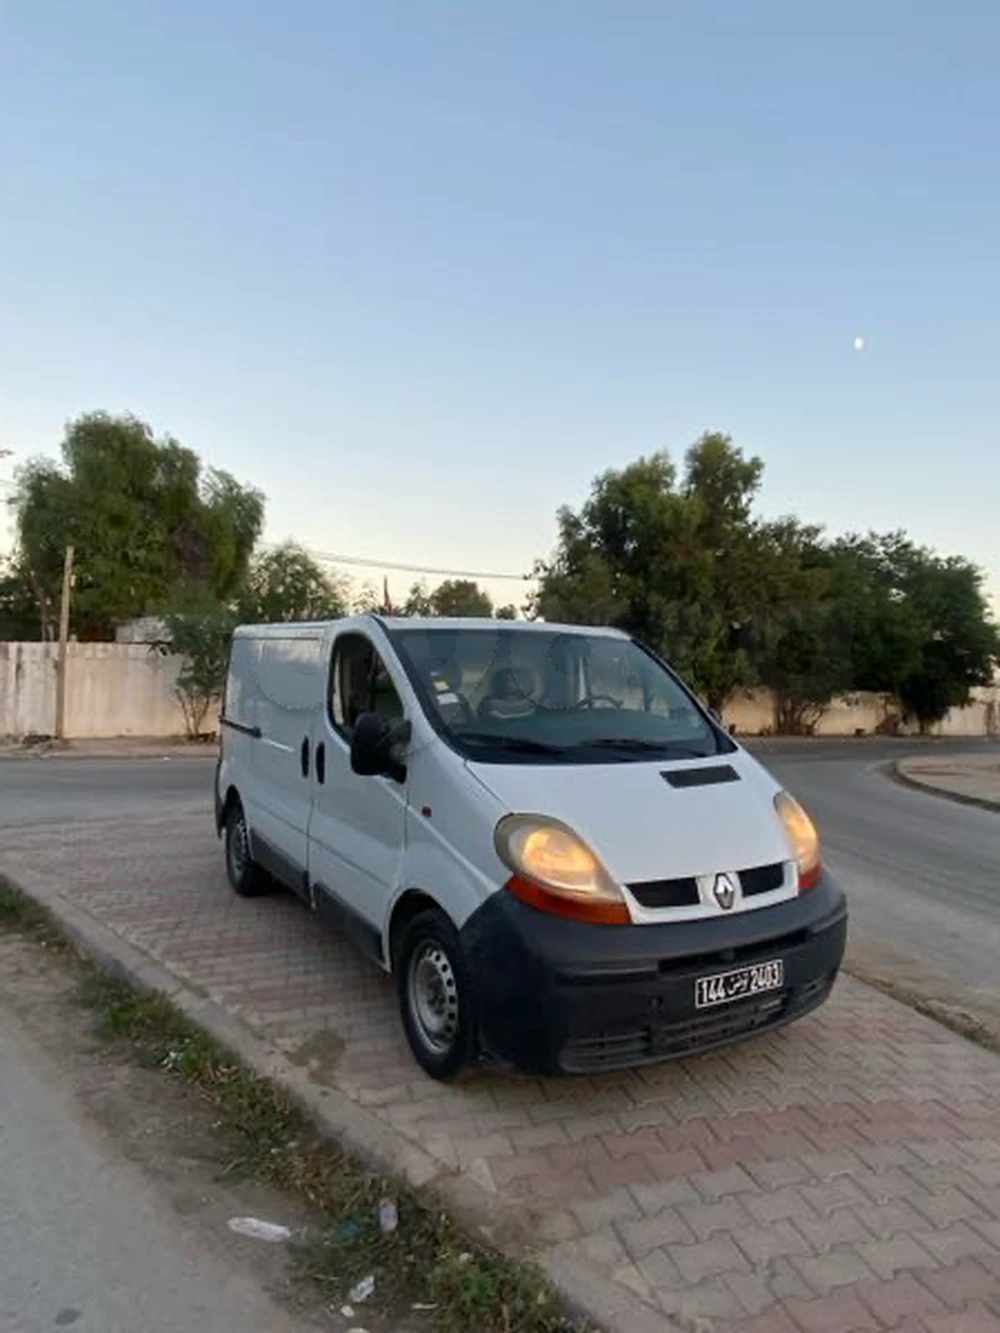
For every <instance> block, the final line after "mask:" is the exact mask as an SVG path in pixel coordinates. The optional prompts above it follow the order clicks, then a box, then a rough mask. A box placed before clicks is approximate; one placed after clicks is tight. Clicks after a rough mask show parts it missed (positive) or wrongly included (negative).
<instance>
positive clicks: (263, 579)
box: [237, 542, 349, 623]
mask: <svg viewBox="0 0 1000 1333" xmlns="http://www.w3.org/2000/svg"><path fill="white" fill-rule="evenodd" d="M348 605H349V590H348V588H347V586H346V584H345V583H344V582H343V580H341V579H338V578H336V577H333V576H331V575H329V574H327V573H326V571H325V570H324V569H323V568H322V566H320V565H319V564H317V562H316V561H315V560H314V559H313V558H312V556H311V555H309V553H308V552H307V551H304V550H303V549H302V547H301V546H297V545H296V544H295V543H294V542H286V543H285V544H284V545H282V546H278V547H275V548H274V549H273V550H271V551H268V552H265V553H262V554H260V555H256V556H254V558H253V560H252V561H251V562H250V569H249V572H248V575H247V580H246V583H245V585H244V587H243V588H242V589H241V590H240V593H239V596H238V598H237V609H238V612H239V619H240V620H241V621H244V622H258V623H274V622H277V621H289V620H334V619H336V617H337V616H342V615H346V614H347V610H348Z"/></svg>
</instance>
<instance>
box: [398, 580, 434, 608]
mask: <svg viewBox="0 0 1000 1333" xmlns="http://www.w3.org/2000/svg"><path fill="white" fill-rule="evenodd" d="M433 614H434V604H433V603H432V601H431V594H430V589H429V588H428V587H427V583H426V581H425V580H423V579H421V580H420V582H419V583H414V584H413V585H412V586H411V587H410V591H409V593H408V594H407V598H406V601H405V602H404V603H403V615H404V616H432V615H433Z"/></svg>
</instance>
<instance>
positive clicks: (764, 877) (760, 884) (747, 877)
mask: <svg viewBox="0 0 1000 1333" xmlns="http://www.w3.org/2000/svg"><path fill="white" fill-rule="evenodd" d="M784 882H785V867H784V864H783V863H782V862H781V861H776V862H775V863H774V865H770V866H751V868H750V869H749V870H741V871H740V884H741V885H742V886H743V896H744V898H752V897H753V896H754V894H755V893H773V892H774V890H775V889H780V888H781V886H782V885H783V884H784Z"/></svg>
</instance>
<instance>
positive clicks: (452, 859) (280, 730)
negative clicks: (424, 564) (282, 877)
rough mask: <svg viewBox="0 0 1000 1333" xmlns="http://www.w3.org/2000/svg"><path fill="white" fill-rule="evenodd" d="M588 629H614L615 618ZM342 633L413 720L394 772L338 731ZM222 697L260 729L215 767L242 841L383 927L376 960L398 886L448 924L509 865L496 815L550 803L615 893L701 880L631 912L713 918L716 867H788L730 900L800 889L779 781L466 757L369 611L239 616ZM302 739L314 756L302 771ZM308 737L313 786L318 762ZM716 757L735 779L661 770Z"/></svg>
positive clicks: (494, 887) (637, 916)
mask: <svg viewBox="0 0 1000 1333" xmlns="http://www.w3.org/2000/svg"><path fill="white" fill-rule="evenodd" d="M448 623H449V622H447V621H440V622H436V624H439V625H442V626H447V624H448ZM519 628H521V627H520V626H519ZM524 628H528V627H524ZM538 628H539V629H543V628H549V629H551V627H543V626H539V627H538ZM577 632H585V633H588V634H589V633H591V632H592V631H590V630H589V629H588V630H585V631H581V630H579V629H578V630H577ZM593 632H594V633H595V634H598V635H601V636H611V635H613V636H614V637H623V636H621V635H619V633H618V632H617V631H605V630H598V631H593ZM345 634H363V635H364V636H365V637H367V638H368V639H369V640H370V641H371V642H372V644H373V645H374V647H375V648H376V649H377V651H378V652H379V654H380V656H381V657H382V660H383V662H384V663H385V666H386V668H387V669H388V671H389V673H390V675H391V677H392V680H393V684H394V685H395V687H396V690H397V692H398V694H399V697H400V700H401V702H402V704H403V708H404V712H405V715H406V717H407V718H408V720H409V721H410V723H411V726H412V736H411V740H410V742H409V744H408V746H407V747H406V753H405V756H404V758H405V761H406V764H407V770H408V771H407V780H406V783H405V784H403V785H400V784H398V783H396V782H394V781H393V780H392V779H390V778H385V777H367V778H364V777H358V776H357V775H356V774H355V773H354V772H353V771H352V770H351V766H350V752H349V747H348V744H347V741H346V739H345V738H344V737H343V736H342V735H341V733H340V732H339V731H338V729H337V728H336V726H335V725H334V723H333V721H332V719H331V717H330V713H329V709H328V698H327V693H328V689H329V679H330V663H331V661H332V659H333V654H334V652H335V646H336V641H337V639H338V638H339V637H341V636H342V635H345ZM226 709H227V715H228V716H230V717H231V718H232V720H233V721H235V722H237V723H240V724H241V725H242V726H244V727H248V728H249V727H257V728H259V730H260V736H259V738H256V739H254V738H251V737H250V736H248V735H245V734H243V733H242V732H236V733H235V734H234V733H231V732H230V733H227V740H226V745H225V749H224V754H225V757H224V761H223V767H222V775H221V778H220V781H221V782H223V783H225V784H226V785H232V786H234V787H235V788H236V789H237V790H238V792H239V794H240V797H241V799H242V800H243V803H244V809H245V810H246V813H247V817H248V821H249V824H250V830H251V838H252V839H253V840H254V841H259V840H263V841H264V842H266V844H267V845H268V847H269V848H272V849H274V850H276V851H277V852H278V853H279V854H280V855H281V856H282V857H284V858H285V859H286V860H287V861H288V862H289V864H290V865H292V866H295V867H299V868H301V871H302V873H303V875H305V876H307V882H308V885H309V893H310V896H311V898H312V900H313V901H314V903H315V905H321V904H320V903H319V902H317V899H318V898H322V896H323V895H324V894H325V895H328V896H329V897H330V898H332V899H333V900H334V901H335V902H336V903H338V904H339V905H340V906H343V907H346V908H347V909H348V911H349V912H351V913H353V914H354V915H355V916H356V917H357V918H359V919H361V920H363V921H364V922H366V923H367V925H368V926H369V927H370V928H371V929H372V930H373V932H375V933H377V935H378V937H379V938H380V939H381V941H382V945H383V948H382V958H383V960H384V961H386V962H388V961H389V947H388V945H389V928H390V922H391V918H392V912H393V909H394V906H395V904H396V903H398V901H399V900H400V898H401V897H402V896H403V895H404V894H406V893H407V892H408V891H412V890H417V891H420V892H422V893H426V894H427V895H429V896H430V897H431V898H433V899H434V900H435V901H436V902H437V903H438V904H439V905H440V906H441V907H442V908H443V909H444V911H445V912H447V914H448V916H449V917H450V918H451V920H452V921H453V922H454V924H455V925H456V927H459V928H460V927H461V926H462V925H463V924H464V923H465V922H466V921H467V920H468V918H469V917H470V916H471V915H472V914H473V913H474V912H475V911H476V910H477V909H478V908H479V907H480V906H481V905H482V904H483V903H484V902H485V901H486V899H487V898H488V897H489V896H490V895H491V894H493V893H496V892H497V891H502V889H503V885H504V884H505V883H506V881H507V879H508V877H509V875H510V871H509V870H508V869H507V867H506V866H505V865H504V864H503V862H502V861H501V860H500V858H499V856H498V855H497V852H496V850H495V847H494V841H493V835H494V830H495V828H496V825H497V823H498V822H499V820H500V819H502V818H503V816H504V815H507V814H513V813H518V814H538V815H546V816H550V817H553V818H555V819H557V820H560V821H561V822H562V823H564V824H566V825H568V826H569V827H570V828H571V829H573V830H574V831H576V832H577V833H578V834H579V835H580V836H581V837H582V838H584V840H585V841H586V842H587V843H588V844H589V845H590V846H591V848H592V849H593V850H594V852H596V853H597V855H598V856H599V857H600V858H601V860H602V862H603V863H604V865H605V867H606V868H607V870H608V871H609V873H610V874H611V876H612V878H613V879H614V880H615V881H616V882H617V883H618V884H620V885H622V886H623V887H626V890H627V886H628V885H629V884H635V883H641V882H645V881H653V880H660V879H668V878H670V879H673V878H681V877H694V878H696V879H697V880H698V881H699V893H700V901H699V903H698V904H697V905H692V906H688V907H674V908H670V909H668V910H667V911H666V912H664V910H662V909H661V910H655V909H653V910H649V909H645V908H643V907H642V906H641V905H640V904H639V903H638V902H637V901H636V899H635V898H634V896H633V895H632V894H628V893H627V901H628V905H629V910H630V913H631V915H632V919H633V920H634V921H635V922H636V923H637V924H638V923H642V922H644V921H648V922H651V923H652V922H660V921H663V920H664V919H665V916H668V917H669V919H671V920H675V921H681V920H689V919H695V918H698V917H705V916H713V915H718V914H719V913H720V912H721V911H722V910H723V909H721V908H720V906H719V905H718V903H717V902H716V901H715V899H714V897H713V895H712V891H711V890H712V886H713V883H714V877H715V876H716V875H717V874H722V873H726V872H733V871H740V870H743V869H747V868H751V867H756V866H763V865H773V864H776V863H784V864H785V865H786V874H785V880H784V883H783V885H782V887H781V888H779V889H776V890H774V891H771V892H767V893H762V894H759V895H757V896H756V897H755V898H753V899H747V900H743V899H742V895H740V901H739V902H738V903H737V904H736V910H737V911H745V910H753V909H757V908H763V907H767V906H770V905H772V904H774V903H776V902H779V901H782V900H783V899H785V898H789V897H794V896H795V893H796V891H797V884H796V874H795V866H794V863H793V862H792V861H791V850H790V847H789V845H788V841H787V837H786V834H785V831H784V828H783V826H782V824H781V821H780V820H779V819H778V817H777V815H776V813H775V811H774V807H773V798H774V795H775V793H776V792H777V791H778V790H779V786H778V784H777V783H776V782H775V781H774V779H773V778H772V777H771V776H770V775H769V774H768V773H767V772H766V770H765V769H764V768H762V767H761V765H760V764H758V763H757V762H756V760H754V759H753V758H752V757H751V756H750V755H749V754H747V753H746V752H745V751H744V750H742V749H740V748H736V749H734V750H733V751H732V752H731V753H727V754H723V755H719V756H716V757H713V758H710V759H704V760H694V761H692V760H669V761H668V760H663V759H657V760H655V761H649V762H647V761H643V760H638V761H637V760H630V761H628V762H624V763H590V764H538V763H506V764H499V763H491V764H488V763H480V762H473V761H471V760H466V759H464V758H463V757H462V756H461V755H459V754H458V753H456V752H455V751H454V750H453V749H451V747H450V746H449V745H448V744H447V743H446V742H445V741H444V740H443V739H442V738H441V737H440V736H439V735H438V734H437V732H436V731H435V730H434V728H433V727H432V725H431V723H430V721H429V720H428V718H427V717H426V715H425V714H424V712H423V709H422V707H421V705H420V703H419V701H418V699H417V698H416V696H415V694H414V692H413V689H412V686H411V684H410V681H409V678H408V677H407V675H406V673H405V671H404V670H403V668H402V666H401V664H400V663H399V661H398V659H397V657H396V654H395V651H394V648H393V645H392V643H391V640H390V638H389V635H387V634H386V633H385V630H384V629H383V627H382V625H381V624H380V623H379V622H378V621H376V620H374V619H372V618H370V617H351V618H349V619H344V620H341V621H336V622H331V623H327V624H317V625H301V626H282V625H275V626H256V627H255V626H250V627H241V629H239V630H238V631H237V633H236V637H235V639H234V644H233V653H232V666H231V671H230V682H229V686H228V687H227V702H226ZM306 738H308V740H309V745H310V757H311V763H310V766H309V767H310V773H309V777H308V778H303V775H302V758H301V747H302V743H303V741H304V740H305V739H306ZM320 746H322V747H323V748H324V751H325V781H324V782H323V783H322V784H320V783H319V782H317V780H316V768H315V761H316V755H317V751H318V749H319V747H320ZM719 765H728V766H730V767H731V768H733V769H734V770H735V771H736V773H737V775H738V778H739V780H738V781H735V782H733V781H730V782H723V783H718V784H712V785H706V786H694V787H690V788H681V789H677V788H673V787H671V786H670V785H669V784H668V783H667V782H666V781H665V780H664V778H663V776H662V774H663V773H664V771H666V770H670V771H674V770H677V769H697V768H710V767H713V766H719ZM428 812H429V813H428ZM730 910H732V909H730Z"/></svg>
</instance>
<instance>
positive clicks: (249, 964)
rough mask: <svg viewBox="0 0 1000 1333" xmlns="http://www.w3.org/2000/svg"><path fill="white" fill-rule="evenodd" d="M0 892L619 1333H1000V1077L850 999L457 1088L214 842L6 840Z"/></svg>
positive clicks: (942, 1037)
mask: <svg viewBox="0 0 1000 1333" xmlns="http://www.w3.org/2000/svg"><path fill="white" fill-rule="evenodd" d="M0 870H6V871H8V872H9V873H10V874H11V875H12V876H14V877H15V878H17V879H19V880H20V881H21V882H23V883H25V884H26V885H27V886H29V887H30V884H31V883H32V882H33V881H34V882H47V883H48V884H52V883H53V882H59V883H60V884H61V885H62V892H63V893H64V894H65V895H66V896H67V897H71V898H72V899H73V900H74V901H75V902H76V904H77V905H78V906H81V907H83V908H85V909H86V910H88V911H89V912H90V913H92V914H93V915H94V916H95V917H96V918H98V919H99V920H100V921H102V922H103V923H104V924H105V925H107V926H108V927H110V928H111V929H112V930H113V931H114V932H116V933H117V934H119V935H120V936H122V937H123V938H125V939H126V940H128V941H129V942H130V943H131V944H132V945H134V946H137V947H138V948H140V949H142V950H144V951H145V952H146V953H148V954H149V955H151V956H152V957H153V958H155V959H157V960H158V961H159V962H160V963H162V964H164V965H166V966H167V967H168V968H169V969H170V970H171V971H172V972H173V973H175V974H176V975H177V976H178V977H180V978H183V979H185V980H188V981H189V982H191V983H193V984H195V985H196V986H198V987H199V988H201V989H203V990H204V991H207V992H208V993H209V994H210V995H211V997H212V998H213V999H215V1000H216V1001H218V1002H220V1003H221V1004H222V1005H224V1006H225V1007H226V1008H227V1009H228V1010H229V1011H231V1012H232V1013H234V1014H236V1015H238V1016H239V1017H241V1018H242V1019H243V1020H244V1021H245V1022H246V1023H248V1024H249V1025H250V1026H251V1027H252V1028H253V1029H255V1031H256V1032H257V1033H258V1034H260V1035H261V1036H263V1037H265V1038H267V1039H269V1040H270V1041H271V1042H273V1043H274V1044H276V1045H277V1046H278V1047H280V1048H281V1049H282V1050H284V1051H285V1052H286V1053H287V1054H289V1055H290V1056H292V1057H293V1058H296V1059H298V1060H300V1061H301V1062H302V1063H304V1064H305V1065H306V1066H307V1067H308V1068H309V1069H311V1070H312V1072H313V1076H314V1077H315V1078H316V1079H317V1081H321V1082H322V1081H324V1080H326V1081H328V1082H332V1083H333V1084H335V1085H336V1086H337V1087H339V1088H340V1089H341V1090H343V1091H344V1092H346V1093H347V1094H348V1095H349V1096H350V1097H351V1098H353V1099H355V1100H356V1101H357V1102H358V1103H359V1104H360V1105H362V1106H364V1107H366V1108H368V1109H369V1110H370V1111H372V1112H373V1113H374V1114H376V1115H377V1116H378V1117H380V1118H381V1119H382V1120H383V1121H384V1122H385V1123H386V1124H388V1125H389V1126H392V1127H393V1128H394V1129H395V1130H396V1131H397V1132H398V1133H399V1134H400V1135H402V1136H403V1137H404V1138H405V1139H407V1140H409V1141H411V1142H413V1143H416V1144H418V1145H419V1146H420V1147H421V1148H422V1149H424V1150H425V1151H426V1152H427V1153H430V1154H432V1155H433V1157H434V1158H436V1159H437V1160H438V1161H439V1162H440V1164H441V1167H442V1169H443V1170H450V1171H456V1172H464V1173H467V1174H468V1175H469V1176H470V1177H471V1178H472V1179H474V1180H475V1181H476V1182H478V1184H480V1185H481V1186H482V1187H483V1188H484V1189H486V1190H487V1191H488V1192H489V1193H490V1194H491V1195H493V1196H495V1197H496V1199H497V1201H498V1205H500V1204H507V1205H511V1204H513V1205H516V1206H517V1207H518V1208H519V1209H520V1210H522V1211H527V1213H528V1215H529V1216H530V1217H531V1218H532V1220H533V1226H534V1233H535V1234H536V1235H537V1236H538V1238H539V1245H540V1246H541V1247H542V1251H543V1256H542V1257H543V1259H544V1261H545V1262H546V1263H547V1264H548V1265H549V1267H550V1269H551V1270H552V1272H553V1273H555V1274H557V1275H558V1273H559V1272H560V1268H561V1266H565V1265H572V1266H574V1270H575V1271H577V1272H578V1271H579V1270H580V1266H581V1265H583V1266H584V1267H585V1268H586V1270H587V1272H588V1274H589V1276H590V1279H591V1281H592V1283H593V1284H594V1291H595V1292H599V1293H600V1301H599V1302H597V1303H598V1304H599V1307H600V1309H601V1312H602V1315H603V1316H604V1317H605V1318H606V1320H607V1322H608V1324H609V1325H610V1326H611V1327H614V1328H617V1329H620V1330H622V1331H623V1333H633V1330H634V1333H640V1331H642V1333H644V1331H645V1330H646V1329H649V1330H656V1329H663V1330H666V1329H678V1328H679V1329H683V1330H686V1331H687V1333H710V1331H716V1330H718V1331H719V1333H725V1331H728V1330H733V1331H734V1333H735V1331H736V1330H740V1333H824V1331H825V1330H829V1331H830V1333H852V1331H854V1330H857V1331H858V1333H861V1331H862V1330H865V1331H867V1330H872V1331H873V1333H882V1331H887V1330H895V1331H896V1333H987V1331H988V1330H990V1331H992V1333H1000V1058H998V1057H997V1056H995V1055H992V1054H990V1053H989V1052H987V1051H984V1050H981V1049H979V1048H977V1047H976V1046H974V1045H971V1044H969V1043H968V1042H966V1041H964V1040H963V1039H961V1038H960V1037H957V1036H954V1035H953V1034H951V1033H950V1032H948V1031H946V1030H945V1029H944V1028H942V1027H940V1026H938V1025H937V1024H935V1023H933V1022H931V1021H929V1020H927V1019H924V1018H922V1017H920V1016H919V1015H917V1014H915V1013H913V1012H911V1011H910V1010H908V1009H906V1008H903V1007H902V1006H900V1005H898V1004H896V1003H895V1002H893V1001H891V1000H889V999H887V998H885V997H884V996H882V995H880V994H878V993H877V992H875V991H873V990H870V989H868V988H867V987H864V986H862V985H860V984H858V983H856V982H854V981H852V980H850V979H849V978H842V979H841V981H840V982H839V983H838V986H837V989H836V992H835V995H834V997H833V999H832V1000H831V1001H830V1002H829V1004H828V1005H827V1006H826V1007H825V1008H824V1009H822V1010H820V1011H819V1012H818V1013H817V1014H816V1015H814V1016H811V1017H809V1018H807V1019H804V1020H802V1021H800V1022H799V1023H797V1024H794V1025H792V1026H791V1027H789V1028H788V1029H786V1030H784V1031H782V1032H780V1033H777V1034H775V1035H773V1036H769V1037H764V1038H759V1039H757V1040H754V1041H752V1042H750V1043H747V1044H745V1045H742V1046H739V1047H734V1048H732V1049H730V1050H728V1051H725V1052H723V1053H719V1054H714V1055H711V1056H706V1057H702V1058H697V1059H691V1060H685V1061H682V1062H679V1063H673V1064H666V1065H661V1066H657V1067H654V1068H652V1069H646V1070H642V1071H637V1072H630V1073H627V1074H622V1075H614V1076H611V1075H609V1076H604V1077H597V1078H582V1079H562V1080H557V1079H551V1080H544V1079H535V1078H526V1077H521V1076H515V1075H508V1074H500V1073H493V1072H479V1073H476V1074H474V1075H473V1076H471V1077H470V1078H469V1079H468V1080H467V1081H465V1082H462V1083H460V1084H459V1085H457V1086H451V1087H448V1086H442V1085H439V1084H436V1083H434V1082H433V1081H432V1080H430V1079H428V1078H426V1077H425V1076H424V1075H423V1074H422V1073H421V1071H420V1070H419V1069H418V1068H417V1066H416V1065H415V1064H414V1063H413V1061H412V1059H411V1057H410V1055H409V1052H408V1050H407V1048H406V1046H405V1043H404V1041H403V1038H402V1035H401V1032H400V1028H399V1024H398V1019H397V1015H396V1009H395V997H394V992H393V986H392V983H391V981H390V980H388V979H387V978H385V977H383V976H382V975H381V974H380V973H379V972H377V971H376V970H375V969H373V968H372V967H371V966H370V965H369V964H368V963H366V962H365V961H363V960H362V959H361V958H360V957H359V956H358V955H357V954H356V953H355V952H354V951H353V949H352V948H351V946H350V945H349V944H347V943H346V942H345V941H343V940H342V939H341V938H340V937H339V936H338V935H337V934H336V933H335V932H334V931H332V930H331V929H328V928H326V927H324V926H322V925H321V924H320V923H318V922H317V921H316V920H315V919H313V918H312V917H310V916H309V914H308V913H307V912H306V911H305V910H304V909H303V908H302V907H300V906H299V905H298V904H296V903H295V902H294V901H293V900H291V899H289V898H285V897H283V896H276V897H270V898H265V899H259V900H253V901H241V900H239V899H237V898H235V897H234V896H233V895H232V894H231V893H230V891H229V889H228V888H227V886H226V884H225V880H224V877H223V874H222V870H221V853H220V849H219V847H218V844H217V843H216V842H215V840H214V838H213V837H212V836H211V832H210V831H207V830H206V828H205V821H204V820H201V819H194V818H191V817H190V816H187V815H182V816H171V817H166V816H165V817H164V818H162V819H151V820H144V821H136V820H131V821H119V820H107V821H100V822H91V823H80V824H75V825H69V826H65V827H60V828H57V829H56V828H52V827H49V828H40V827H37V826H36V827H33V828H8V829H6V830H4V832H3V838H2V845H0ZM637 1298H638V1300H639V1301H640V1302H641V1303H642V1304H640V1305H637V1304H636V1300H637ZM619 1304H620V1313H616V1311H618V1310H619ZM637 1311H641V1312H642V1313H641V1314H638V1313H637Z"/></svg>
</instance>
